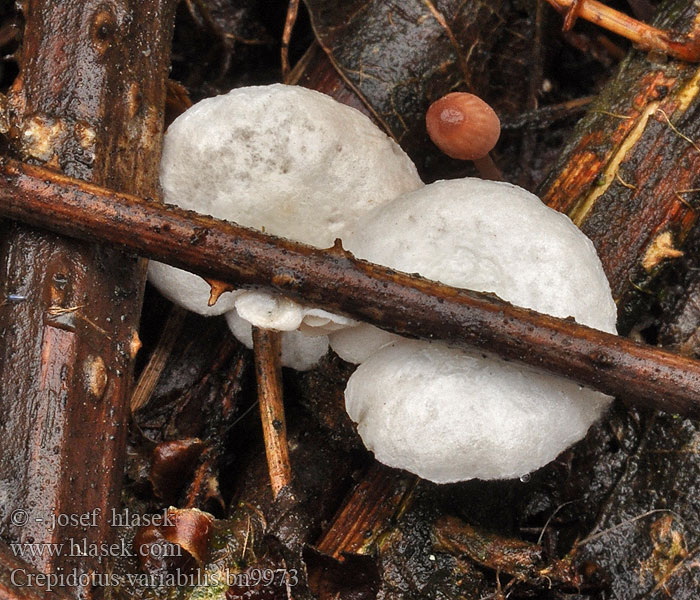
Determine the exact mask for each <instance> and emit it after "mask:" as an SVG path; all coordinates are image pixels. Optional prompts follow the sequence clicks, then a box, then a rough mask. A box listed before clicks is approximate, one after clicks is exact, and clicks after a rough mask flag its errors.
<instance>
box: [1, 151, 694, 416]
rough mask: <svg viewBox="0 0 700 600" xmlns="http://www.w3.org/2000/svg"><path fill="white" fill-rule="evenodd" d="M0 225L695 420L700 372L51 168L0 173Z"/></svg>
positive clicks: (565, 322) (339, 252)
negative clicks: (494, 357) (120, 254)
mask: <svg viewBox="0 0 700 600" xmlns="http://www.w3.org/2000/svg"><path fill="white" fill-rule="evenodd" d="M0 214H2V215H4V216H6V217H10V218H13V219H20V220H23V221H26V222H28V223H31V224H33V225H37V226H40V227H46V228H49V229H51V230H53V231H60V232H61V233H64V234H67V235H72V236H75V237H78V238H81V239H87V240H101V241H103V242H108V243H111V244H116V245H118V246H120V247H123V248H128V249H129V250H131V251H133V252H138V253H140V254H142V255H144V256H148V257H150V258H154V259H156V260H160V261H162V262H166V263H169V264H171V265H174V266H176V267H180V268H184V269H189V270H190V271H193V272H195V273H198V274H200V275H203V276H206V277H213V278H216V279H221V280H226V281H231V282H235V283H236V284H237V285H239V286H243V287H246V286H257V287H266V288H268V289H272V290H274V291H276V292H279V293H282V294H285V295H286V296H289V297H291V298H294V299H297V300H301V301H304V302H306V303H308V304H311V305H315V306H319V307H321V308H324V309H326V310H329V311H334V312H337V313H340V314H345V315H349V316H351V317H354V318H356V319H360V320H362V321H366V322H368V323H371V324H373V325H376V326H378V327H381V328H383V329H386V330H388V331H392V332H394V333H398V334H399V335H405V336H408V337H420V338H425V339H442V340H445V341H447V342H449V343H451V344H453V345H455V346H459V347H463V348H473V347H477V348H481V349H483V350H486V351H489V352H493V353H495V354H498V355H499V356H501V357H503V358H505V359H509V360H515V361H518V362H522V363H525V364H529V365H531V366H534V367H536V368H538V369H543V370H545V371H548V372H550V373H553V374H556V375H561V376H564V377H567V378H569V379H573V380H575V381H577V382H578V383H580V384H583V385H587V386H590V387H593V388H595V389H598V390H600V391H602V392H605V393H607V394H611V395H615V396H622V397H625V398H629V399H630V400H632V401H634V402H635V403H636V404H639V405H646V406H652V407H654V408H658V409H661V410H665V411H667V412H677V413H680V414H684V415H688V416H700V362H698V361H694V360H691V359H688V358H684V357H681V356H677V355H675V354H671V353H670V352H665V351H662V350H658V349H656V348H653V347H650V346H645V345H642V344H638V343H635V342H632V341H631V340H628V339H625V338H622V337H618V336H615V335H610V334H608V333H603V332H601V331H597V330H595V329H590V328H588V327H584V326H582V325H578V324H576V322H574V321H573V320H570V319H557V318H554V317H550V316H548V315H543V314H539V313H536V312H534V311H531V310H527V309H524V308H518V307H515V306H512V305H511V304H508V303H507V302H504V301H502V300H500V299H499V298H497V297H496V296H494V295H493V294H486V293H479V292H473V291H468V290H459V289H455V288H451V287H449V286H446V285H442V284H439V283H435V282H432V281H428V280H426V279H423V278H420V277H414V276H410V275H407V274H404V273H399V272H396V271H392V270H391V269H387V268H385V267H381V266H377V265H373V264H370V263H367V262H364V261H360V260H357V259H355V258H354V257H353V256H352V255H351V254H349V253H347V252H345V251H344V250H343V249H342V247H341V246H340V245H339V244H336V246H334V247H333V248H331V249H329V250H319V249H317V248H312V247H310V246H305V245H303V244H298V243H294V242H290V241H287V240H283V239H279V238H275V237H274V236H269V235H266V234H263V233H260V232H258V231H255V230H252V229H247V228H245V227H240V226H238V225H235V224H233V223H228V222H226V221H220V220H217V219H213V218H212V217H207V216H203V215H198V214H196V213H193V212H191V211H190V212H188V211H184V210H181V209H179V208H175V207H172V206H160V205H158V204H155V203H152V202H148V201H144V200H141V199H139V198H136V197H134V196H130V195H127V194H118V193H116V192H113V191H110V190H106V189H103V188H100V187H97V186H93V185H90V184H86V183H83V182H80V181H75V180H72V179H70V178H68V177H65V176H63V175H60V174H57V173H53V172H51V171H49V170H47V169H42V168H39V167H33V166H28V165H22V164H20V163H17V162H15V161H11V160H5V161H4V162H3V163H2V164H0Z"/></svg>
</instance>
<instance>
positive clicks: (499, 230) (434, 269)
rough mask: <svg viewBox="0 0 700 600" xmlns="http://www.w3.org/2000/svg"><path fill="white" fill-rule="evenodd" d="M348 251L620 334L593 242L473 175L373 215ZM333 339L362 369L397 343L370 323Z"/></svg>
mask: <svg viewBox="0 0 700 600" xmlns="http://www.w3.org/2000/svg"><path fill="white" fill-rule="evenodd" d="M343 245H344V247H345V248H347V249H348V250H350V251H351V252H352V253H353V254H355V256H357V257H358V258H362V259H365V260H369V261H372V262H375V263H379V264H382V265H386V266H390V267H392V268H394V269H397V270H399V271H404V272H406V273H416V272H418V273H420V274H421V275H422V276H423V277H427V278H428V279H434V280H436V281H441V282H443V283H446V284H448V285H452V286H455V287H461V288H467V289H473V290H478V291H484V292H492V293H494V294H496V295H498V296H499V297H501V298H502V299H504V300H507V301H508V302H512V303H513V304H516V305H518V306H523V307H525V308H531V309H533V310H537V311H539V312H543V313H547V314H550V315H553V316H555V317H561V318H566V317H569V316H572V317H574V318H575V319H576V321H578V322H579V323H581V324H584V325H588V326H589V327H595V328H596V329H601V330H603V331H609V332H614V331H615V322H616V319H617V307H616V306H615V302H614V300H613V299H612V295H611V293H610V286H609V284H608V280H607V278H606V276H605V273H604V272H603V268H602V266H601V264H600V260H599V258H598V255H597V253H596V250H595V248H594V247H593V244H592V243H591V241H590V240H589V239H588V238H587V237H586V236H585V235H584V234H583V233H582V232H581V230H580V229H578V228H577V227H576V226H575V225H574V224H573V223H572V222H571V220H570V219H569V218H568V217H567V216H566V215H564V214H562V213H559V212H557V211H555V210H552V209H551V208H549V207H547V206H546V205H544V204H543V203H542V201H541V200H540V199H539V198H538V197H537V196H535V195H533V194H531V193H530V192H528V191H526V190H524V189H522V188H520V187H517V186H515V185H512V184H509V183H503V182H495V181H485V180H483V179H478V178H472V177H468V178H465V179H457V180H451V181H438V182H436V183H432V184H430V185H426V186H424V187H423V188H421V189H419V190H416V191H414V192H411V193H408V194H405V195H404V196H401V197H399V198H396V199H394V200H393V201H392V202H389V203H387V204H384V205H382V206H381V207H378V208H377V209H375V210H374V211H372V212H371V213H368V214H366V215H365V216H364V217H363V218H361V219H360V220H359V221H358V223H356V224H355V226H354V227H353V231H352V232H351V233H349V234H348V235H346V236H345V237H344V238H343ZM330 339H331V347H332V348H333V350H334V351H335V352H336V353H337V354H338V355H339V356H340V357H341V358H346V359H347V360H350V362H362V361H363V360H364V359H366V358H367V357H368V356H369V355H371V354H372V353H373V352H374V351H376V350H378V349H379V348H380V347H382V346H383V345H386V344H387V343H390V342H391V341H394V340H396V339H398V336H394V335H393V334H388V333H386V332H381V331H378V330H376V328H374V327H372V326H370V325H367V324H363V325H359V326H357V327H353V328H352V329H348V330H346V331H342V332H339V333H337V334H332V335H331V338H330ZM353 359H354V360H353Z"/></svg>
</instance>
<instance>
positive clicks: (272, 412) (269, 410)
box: [253, 327, 292, 498]
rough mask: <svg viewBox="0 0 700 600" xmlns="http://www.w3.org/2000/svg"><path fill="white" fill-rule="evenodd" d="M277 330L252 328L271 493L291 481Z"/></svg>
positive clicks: (274, 495)
mask: <svg viewBox="0 0 700 600" xmlns="http://www.w3.org/2000/svg"><path fill="white" fill-rule="evenodd" d="M280 339H281V334H280V333H279V331H272V330H270V329H261V328H258V327H253V351H254V353H255V374H256V378H257V380H258V402H259V403H260V419H261V420H262V428H263V437H264V439H265V454H266V455H267V470H268V471H269V473H270V483H271V484H272V496H273V498H277V494H279V493H280V491H282V488H284V487H286V486H288V485H289V484H290V483H291V482H292V467H291V465H290V463H289V446H288V445H287V426H286V422H285V419H284V402H283V400H282V367H281V365H280Z"/></svg>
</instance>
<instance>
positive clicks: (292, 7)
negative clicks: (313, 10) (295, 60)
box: [280, 0, 299, 83]
mask: <svg viewBox="0 0 700 600" xmlns="http://www.w3.org/2000/svg"><path fill="white" fill-rule="evenodd" d="M298 14H299V0H289V5H288V6H287V18H286V19H285V21H284V31H283V32H282V48H281V50H280V53H281V58H282V81H284V82H285V83H289V74H290V73H291V71H292V70H291V67H290V65H289V41H290V40H291V39H292V30H293V29H294V24H295V23H296V21H297V15H298Z"/></svg>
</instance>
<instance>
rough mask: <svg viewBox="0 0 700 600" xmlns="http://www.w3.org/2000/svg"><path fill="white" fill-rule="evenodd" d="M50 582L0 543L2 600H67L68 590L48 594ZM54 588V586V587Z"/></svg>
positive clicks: (53, 590)
mask: <svg viewBox="0 0 700 600" xmlns="http://www.w3.org/2000/svg"><path fill="white" fill-rule="evenodd" d="M48 583H49V582H48V581H47V580H46V578H45V575H44V574H43V573H39V572H38V571H36V570H35V569H33V568H32V567H31V566H29V565H28V564H27V563H26V562H24V561H23V560H22V559H20V558H18V557H17V556H16V553H15V552H13V550H12V548H10V547H9V546H6V545H5V544H3V543H2V542H0V600H47V599H52V600H67V599H68V598H71V596H70V595H69V594H68V593H67V590H65V589H61V587H62V586H61V587H57V588H54V589H52V590H51V592H50V593H46V588H47V587H48ZM52 587H53V586H52Z"/></svg>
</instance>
